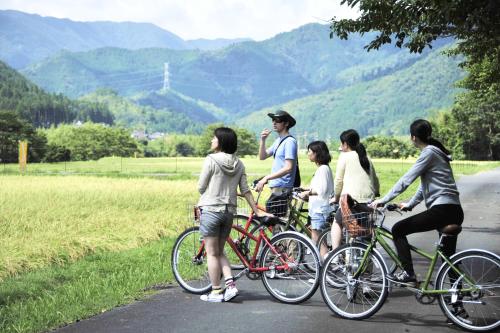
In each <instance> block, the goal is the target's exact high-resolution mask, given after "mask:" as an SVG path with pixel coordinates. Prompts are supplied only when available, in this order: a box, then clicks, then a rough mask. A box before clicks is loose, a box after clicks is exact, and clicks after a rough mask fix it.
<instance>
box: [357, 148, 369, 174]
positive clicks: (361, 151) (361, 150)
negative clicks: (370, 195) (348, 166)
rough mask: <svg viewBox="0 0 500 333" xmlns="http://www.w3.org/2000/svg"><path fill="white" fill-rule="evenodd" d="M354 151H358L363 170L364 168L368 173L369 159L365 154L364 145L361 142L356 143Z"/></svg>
mask: <svg viewBox="0 0 500 333" xmlns="http://www.w3.org/2000/svg"><path fill="white" fill-rule="evenodd" d="M356 153H358V157H359V163H360V164H361V166H362V167H363V170H365V172H366V173H367V174H370V161H369V160H368V156H367V155H366V149H365V146H364V145H363V144H362V143H360V144H358V146H357V147H356Z"/></svg>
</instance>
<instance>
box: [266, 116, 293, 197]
mask: <svg viewBox="0 0 500 333" xmlns="http://www.w3.org/2000/svg"><path fill="white" fill-rule="evenodd" d="M267 115H268V116H269V117H271V119H272V121H273V130H274V131H276V132H277V133H278V135H279V137H278V138H277V139H276V140H275V141H274V143H273V144H272V146H271V147H269V149H267V150H266V139H267V137H268V136H269V134H271V131H270V130H268V129H267V128H266V129H264V130H263V131H262V133H261V134H260V145H259V159H260V160H265V159H266V158H268V157H270V156H274V162H273V166H272V169H271V173H270V174H269V175H267V176H264V177H263V178H262V179H261V180H260V181H259V182H258V183H257V185H256V190H257V191H259V192H260V191H262V189H263V188H264V185H266V184H267V183H269V187H270V188H271V191H272V193H273V194H275V195H281V194H285V193H290V192H291V190H292V188H293V187H294V182H295V173H296V170H297V140H295V138H294V137H293V136H291V135H290V134H289V133H288V131H289V130H290V128H292V127H293V126H294V125H295V123H296V122H295V119H294V118H293V117H292V116H291V115H290V114H289V113H288V112H286V111H283V110H279V111H277V112H276V113H268V114H267Z"/></svg>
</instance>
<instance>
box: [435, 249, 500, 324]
mask: <svg viewBox="0 0 500 333" xmlns="http://www.w3.org/2000/svg"><path fill="white" fill-rule="evenodd" d="M450 260H451V262H452V264H453V265H454V266H455V267H457V268H458V269H459V270H460V271H461V273H462V274H457V273H455V272H454V271H453V270H452V268H451V266H450V265H448V264H445V265H443V266H442V267H441V269H440V271H439V273H438V276H437V278H436V288H438V289H440V290H450V289H451V292H450V293H449V294H444V295H440V296H439V298H438V299H439V306H440V307H441V310H442V311H443V312H444V314H445V315H446V317H448V319H450V320H451V321H452V322H453V323H455V324H456V325H458V326H460V327H462V328H464V329H466V330H469V331H476V332H486V331H493V330H496V329H498V327H499V326H500V311H499V309H500V258H499V257H498V256H497V255H495V254H493V253H490V252H486V251H482V250H469V251H464V252H461V253H458V254H457V255H455V256H454V257H452V258H451V259H450ZM464 276H466V277H467V278H468V279H469V280H470V281H473V283H469V282H467V280H466V279H465V278H464ZM453 290H455V291H454V292H453Z"/></svg>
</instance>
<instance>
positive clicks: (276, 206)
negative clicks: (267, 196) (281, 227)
mask: <svg viewBox="0 0 500 333" xmlns="http://www.w3.org/2000/svg"><path fill="white" fill-rule="evenodd" d="M289 202H290V201H289V200H288V199H280V200H272V201H271V200H268V201H267V202H266V211H267V212H268V213H271V214H273V215H275V216H278V217H285V216H287V214H288V204H289Z"/></svg>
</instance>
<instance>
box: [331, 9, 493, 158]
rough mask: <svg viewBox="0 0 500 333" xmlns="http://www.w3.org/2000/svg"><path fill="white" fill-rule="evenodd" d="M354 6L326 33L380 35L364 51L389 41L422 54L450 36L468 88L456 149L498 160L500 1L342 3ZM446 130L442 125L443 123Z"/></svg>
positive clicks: (458, 113) (459, 109) (461, 100)
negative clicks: (355, 11) (355, 10)
mask: <svg viewBox="0 0 500 333" xmlns="http://www.w3.org/2000/svg"><path fill="white" fill-rule="evenodd" d="M341 3H342V4H347V5H348V6H350V7H356V6H359V10H360V13H361V15H360V16H359V18H357V19H344V20H335V18H334V19H333V20H332V24H331V34H330V37H333V35H337V36H339V37H340V38H341V39H347V38H348V35H349V34H350V33H353V32H358V33H361V34H363V33H366V32H368V31H371V30H376V31H379V33H378V35H376V37H375V38H374V39H373V40H372V41H371V42H370V43H369V44H368V45H366V46H365V47H366V48H367V49H368V50H371V49H378V48H380V47H381V46H382V45H383V44H390V43H392V42H393V41H394V42H395V44H396V46H398V47H407V48H408V49H409V50H410V51H411V52H422V50H423V49H424V48H425V47H431V46H432V43H433V42H434V41H435V40H436V39H438V38H441V37H454V38H456V39H457V47H456V48H455V49H454V50H452V51H450V52H449V53H450V54H463V55H465V60H464V61H463V62H462V64H461V66H462V67H464V68H465V69H466V70H467V71H468V72H469V75H468V77H466V78H465V79H464V80H463V81H462V82H461V83H460V86H461V87H463V88H466V89H468V91H466V92H464V93H463V94H461V95H460V96H459V97H458V98H457V99H456V100H455V106H454V107H453V109H452V118H453V120H454V121H455V122H456V124H455V125H456V130H457V132H456V133H457V136H458V138H455V139H453V140H454V142H455V143H456V142H460V143H461V145H462V147H461V151H462V152H463V153H464V154H465V157H466V158H473V159H498V158H499V156H500V147H499V146H500V142H499V141H500V138H499V136H500V134H499V133H500V125H499V120H498V118H499V117H498V110H499V109H500V108H499V105H500V93H499V92H498V91H499V90H500V86H499V85H500V61H499V59H500V24H499V23H498V22H500V2H499V1H497V0H448V1H442V0H420V1H413V0H401V1H393V0H385V1H384V0H343V1H342V2H341ZM444 125H445V126H446V125H447V124H444Z"/></svg>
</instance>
